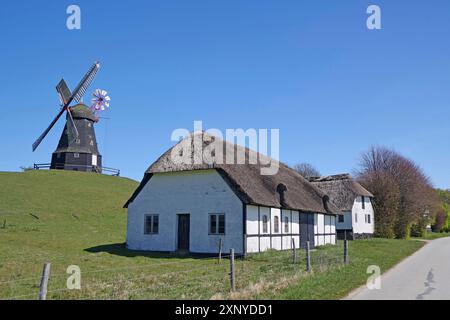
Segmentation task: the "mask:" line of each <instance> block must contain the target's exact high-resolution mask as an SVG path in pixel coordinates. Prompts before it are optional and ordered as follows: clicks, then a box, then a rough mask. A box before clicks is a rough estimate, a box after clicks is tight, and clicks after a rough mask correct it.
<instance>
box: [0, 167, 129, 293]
mask: <svg viewBox="0 0 450 320" xmlns="http://www.w3.org/2000/svg"><path fill="white" fill-rule="evenodd" d="M137 185H138V183H137V182H136V181H134V180H131V179H127V178H119V177H112V176H106V175H98V174H91V173H83V172H74V171H53V170H52V171H27V172H23V173H16V172H0V186H1V187H0V242H1V248H2V249H1V250H0V282H1V281H2V279H3V280H4V279H8V280H10V279H12V278H21V277H23V276H25V277H27V276H29V275H31V274H33V275H38V274H39V273H40V271H39V270H40V269H41V268H42V263H43V262H45V261H46V260H49V261H55V260H56V259H57V258H58V259H60V260H64V259H61V257H62V256H80V255H82V254H83V253H86V256H87V254H88V252H85V250H86V249H87V248H91V247H95V246H96V245H104V244H108V243H120V242H124V241H125V227H126V210H125V209H123V208H122V206H123V204H124V203H125V202H126V200H127V199H128V197H129V196H130V195H131V194H132V192H133V191H134V190H135V188H136V187H137ZM74 260H75V259H74ZM74 263H75V262H74ZM2 289H3V291H4V289H5V288H4V286H3V287H2V286H1V285H0V297H2V294H1V292H2Z"/></svg>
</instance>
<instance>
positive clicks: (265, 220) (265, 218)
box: [263, 215, 267, 233]
mask: <svg viewBox="0 0 450 320" xmlns="http://www.w3.org/2000/svg"><path fill="white" fill-rule="evenodd" d="M263 233H267V216H266V215H263Z"/></svg>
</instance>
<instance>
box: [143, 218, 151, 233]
mask: <svg viewBox="0 0 450 320" xmlns="http://www.w3.org/2000/svg"><path fill="white" fill-rule="evenodd" d="M151 218H152V217H151V216H145V222H144V233H145V234H150V233H151V232H152V230H151V221H152V219H151Z"/></svg>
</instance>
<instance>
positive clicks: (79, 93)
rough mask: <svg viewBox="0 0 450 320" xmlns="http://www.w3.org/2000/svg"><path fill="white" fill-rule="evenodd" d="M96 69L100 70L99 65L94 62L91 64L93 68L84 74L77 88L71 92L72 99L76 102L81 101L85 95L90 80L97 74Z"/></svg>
mask: <svg viewBox="0 0 450 320" xmlns="http://www.w3.org/2000/svg"><path fill="white" fill-rule="evenodd" d="M98 69H100V63H99V62H96V63H94V64H93V66H92V67H91V68H90V69H89V71H88V72H87V73H86V75H85V76H84V77H83V79H81V81H80V83H79V84H78V86H77V87H76V88H75V90H74V92H73V98H74V99H75V100H76V101H77V102H80V101H81V98H82V97H83V96H84V94H85V93H86V90H87V88H88V87H89V85H90V84H91V82H92V80H94V77H95V75H96V74H97V71H98Z"/></svg>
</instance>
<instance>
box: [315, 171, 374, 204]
mask: <svg viewBox="0 0 450 320" xmlns="http://www.w3.org/2000/svg"><path fill="white" fill-rule="evenodd" d="M309 180H310V181H311V182H312V183H313V184H314V185H316V186H317V187H319V188H320V189H321V190H322V191H323V192H325V193H326V194H328V196H329V197H330V201H331V202H332V203H333V204H334V205H335V206H336V207H337V208H339V210H340V211H341V212H342V211H351V210H352V207H353V203H354V202H355V198H356V197H357V196H365V197H370V198H373V194H371V193H370V192H369V191H367V190H366V189H364V187H363V186H361V185H360V184H359V183H358V182H356V181H355V180H353V179H352V177H351V176H350V175H349V174H338V175H333V176H328V177H320V178H317V177H316V178H310V179H309Z"/></svg>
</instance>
